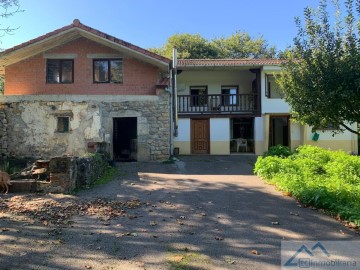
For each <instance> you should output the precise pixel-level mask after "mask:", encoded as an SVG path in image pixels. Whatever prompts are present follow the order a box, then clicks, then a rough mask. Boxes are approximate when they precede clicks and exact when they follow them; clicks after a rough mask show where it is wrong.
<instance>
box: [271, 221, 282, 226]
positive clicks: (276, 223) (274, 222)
mask: <svg viewBox="0 0 360 270" xmlns="http://www.w3.org/2000/svg"><path fill="white" fill-rule="evenodd" d="M271 224H272V225H280V223H279V222H278V221H273V222H271Z"/></svg>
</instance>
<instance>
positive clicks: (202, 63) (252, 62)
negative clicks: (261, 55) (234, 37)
mask: <svg viewBox="0 0 360 270" xmlns="http://www.w3.org/2000/svg"><path fill="white" fill-rule="evenodd" d="M283 62H284V60H281V59H178V60H177V67H237V66H264V65H280V64H281V63H283Z"/></svg>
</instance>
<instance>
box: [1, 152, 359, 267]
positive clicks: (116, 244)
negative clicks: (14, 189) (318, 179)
mask: <svg viewBox="0 0 360 270" xmlns="http://www.w3.org/2000/svg"><path fill="white" fill-rule="evenodd" d="M179 159H180V160H179V161H177V162H176V163H174V164H163V163H140V162H139V163H121V164H118V168H119V170H120V173H119V175H118V176H117V177H116V179H115V180H114V181H112V182H110V183H108V184H106V185H103V186H99V187H96V188H94V189H90V190H86V191H82V192H80V193H79V194H77V195H76V196H73V197H76V198H75V199H78V198H80V199H86V200H91V199H95V198H98V197H106V198H108V199H112V200H121V201H124V200H131V199H139V200H140V201H141V202H142V203H143V204H142V206H141V207H140V208H136V209H128V210H127V215H126V216H125V215H124V216H121V217H117V218H114V219H111V220H110V221H109V222H107V223H106V224H105V223H104V222H103V221H100V220H98V219H96V218H95V217H89V216H86V215H85V216H82V215H77V216H74V217H73V219H72V221H73V222H74V223H73V226H72V227H70V228H63V229H62V232H61V240H62V241H63V243H62V244H61V245H57V246H56V247H53V246H52V245H50V244H47V243H42V245H41V244H39V243H38V242H33V244H32V246H31V247H30V248H29V249H28V252H27V253H30V251H29V250H33V249H36V248H39V249H40V250H42V252H40V251H39V252H38V253H33V256H32V258H31V259H30V258H28V259H27V260H25V261H21V260H17V261H16V263H9V260H10V259H11V256H10V255H9V256H8V257H6V259H5V257H1V254H4V253H1V252H0V264H2V265H3V266H4V264H5V265H6V267H7V268H4V269H154V270H155V269H156V270H158V269H192V270H201V269H279V268H280V246H281V240H360V238H359V234H358V233H357V232H354V231H351V230H348V229H347V228H346V227H344V226H342V225H341V224H339V223H338V222H337V221H336V220H334V219H332V218H331V217H328V216H326V215H324V214H322V213H321V212H319V211H317V210H312V209H309V208H303V207H299V205H298V203H297V202H296V201H295V200H294V199H292V198H290V197H286V196H284V195H283V194H282V193H281V192H278V191H276V190H275V189H274V187H273V186H269V185H267V184H264V182H263V181H261V180H260V179H258V178H257V177H256V176H254V175H253V173H252V169H253V164H254V162H255V157H254V156H250V155H237V156H191V157H190V156H189V157H185V156H183V157H180V158H179ZM62 199H63V200H64V199H65V200H66V198H62ZM277 224H278V225H277ZM13 225H14V222H12V223H11V220H10V219H6V218H5V217H3V218H1V219H0V227H5V226H7V227H11V226H13ZM31 226H33V227H31ZM22 230H23V231H26V230H28V231H26V233H27V237H29V239H30V240H32V239H36V240H37V241H45V239H46V234H47V233H48V231H46V230H44V229H43V228H42V227H40V226H37V227H36V224H33V225H30V227H29V226H23V227H22ZM11 232H12V231H11V230H10V231H5V232H3V233H0V240H1V236H2V235H4V234H6V233H8V234H10V233H11ZM14 237H15V238H14V239H16V236H14ZM3 239H4V238H3ZM17 239H19V243H18V244H17V246H18V247H19V246H21V247H22V250H25V251H22V252H25V253H26V241H25V240H24V238H23V237H20V236H18V238H17ZM20 240H21V242H20ZM30 240H29V241H30ZM9 241H10V240H9ZM10 243H11V242H3V244H5V245H2V247H5V248H6V245H9V249H10V250H13V249H14V247H13V246H11V244H10ZM34 243H35V244H34ZM40 243H41V242H40ZM47 248H49V251H46V249H47ZM20 252H21V251H20ZM19 254H21V253H19ZM39 254H41V256H40V255H39ZM26 256H27V255H24V256H22V257H21V256H18V258H25V257H26ZM6 262H8V263H6ZM29 262H31V265H32V267H33V268H21V267H24V264H25V263H29ZM19 267H20V268H19ZM88 267H91V268H88ZM2 269H3V268H2Z"/></svg>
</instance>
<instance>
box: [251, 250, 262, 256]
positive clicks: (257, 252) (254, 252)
mask: <svg viewBox="0 0 360 270" xmlns="http://www.w3.org/2000/svg"><path fill="white" fill-rule="evenodd" d="M251 254H254V255H260V252H259V251H257V250H255V249H253V250H252V251H251Z"/></svg>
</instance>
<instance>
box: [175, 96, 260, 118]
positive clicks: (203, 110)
mask: <svg viewBox="0 0 360 270" xmlns="http://www.w3.org/2000/svg"><path fill="white" fill-rule="evenodd" d="M177 105H178V113H179V114H183V115H184V114H234V113H244V114H245V113H250V114H253V113H256V111H257V94H237V95H233V94H232V95H231V94H227V95H225V94H224V95H221V94H219V95H178V104H177Z"/></svg>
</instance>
